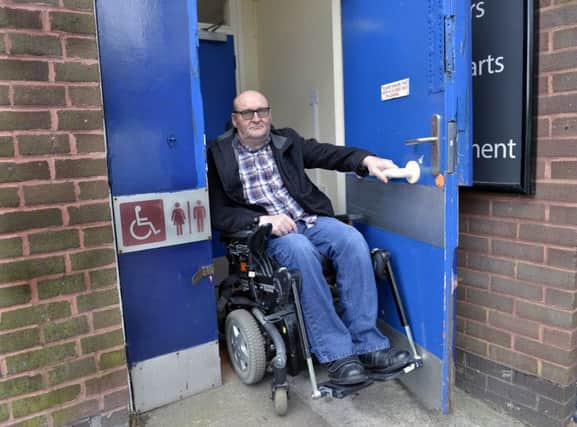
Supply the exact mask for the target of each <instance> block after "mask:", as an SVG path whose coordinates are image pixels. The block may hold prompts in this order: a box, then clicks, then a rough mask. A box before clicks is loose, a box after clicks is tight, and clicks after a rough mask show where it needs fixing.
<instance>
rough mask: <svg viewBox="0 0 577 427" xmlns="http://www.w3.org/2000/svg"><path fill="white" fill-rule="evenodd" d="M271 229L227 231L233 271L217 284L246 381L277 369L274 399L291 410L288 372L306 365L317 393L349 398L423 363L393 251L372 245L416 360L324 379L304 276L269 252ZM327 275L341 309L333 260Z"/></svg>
mask: <svg viewBox="0 0 577 427" xmlns="http://www.w3.org/2000/svg"><path fill="white" fill-rule="evenodd" d="M339 219H340V220H343V221H345V222H348V223H351V217H349V216H346V215H342V216H340V217H339ZM271 228H272V227H271V225H270V224H269V225H265V226H261V227H256V228H254V229H252V230H243V231H240V232H236V233H228V234H227V233H223V234H221V240H222V241H223V242H224V244H225V245H226V254H227V258H228V263H229V275H228V277H227V278H225V279H224V280H223V281H222V282H221V283H220V284H219V285H218V290H217V292H218V295H217V301H218V302H217V313H218V321H219V331H220V333H221V337H223V339H224V340H225V341H226V346H227V349H228V354H229V358H230V360H231V363H232V366H233V369H234V371H235V372H236V374H237V375H238V376H239V378H240V380H241V381H242V382H243V383H245V384H255V383H257V382H259V381H260V380H261V379H262V378H263V377H264V375H265V373H267V371H268V372H272V400H273V402H274V408H275V412H276V413H277V414H278V415H284V414H286V412H287V408H288V382H287V373H288V374H289V375H291V376H295V375H297V374H298V373H299V372H301V371H302V370H303V369H304V368H305V367H306V368H307V369H308V374H309V378H310V382H311V387H312V397H313V399H318V398H321V397H324V396H332V397H335V398H343V397H345V396H348V395H350V394H352V393H355V392H357V391H359V390H361V389H363V388H365V387H367V386H369V385H371V384H373V383H374V382H375V381H385V380H390V379H395V378H398V377H399V376H401V375H403V374H406V373H409V372H411V371H413V370H414V369H416V368H419V367H421V366H422V359H421V357H420V356H419V354H418V352H417V350H416V347H415V344H414V341H413V337H412V334H411V329H410V326H409V324H408V322H407V317H406V314H405V311H404V308H403V304H402V302H401V298H400V294H399V291H398V288H397V284H396V282H395V278H394V275H393V271H392V268H391V262H390V254H389V253H388V252H386V251H384V250H381V249H373V250H372V251H371V257H372V261H373V268H374V270H375V274H376V276H377V278H379V279H382V280H387V281H388V283H389V284H390V286H391V289H392V293H393V296H394V299H395V304H396V308H397V313H398V315H399V319H400V321H401V324H402V326H403V327H404V329H405V332H406V334H407V338H408V341H409V345H410V347H411V358H410V359H409V361H408V362H407V363H406V364H404V365H403V366H400V367H397V369H396V370H395V371H392V372H386V373H378V374H375V373H372V374H369V379H368V380H367V381H365V382H363V383H361V384H355V385H349V386H344V385H338V384H334V383H331V382H330V381H326V382H323V383H320V384H318V383H317V380H316V375H315V370H314V366H313V361H312V356H311V352H310V349H309V343H308V339H307V333H306V329H305V326H304V320H303V313H302V307H301V304H300V298H299V289H300V286H301V276H300V274H299V272H298V271H297V270H289V269H287V268H285V267H282V266H279V265H278V264H277V263H276V262H275V261H274V260H273V259H271V258H270V257H269V256H267V254H266V245H267V241H268V239H269V237H270V234H271ZM323 273H324V274H325V277H326V278H327V282H328V283H329V285H330V287H331V292H332V295H333V301H334V304H335V309H336V311H337V313H339V310H340V309H339V297H338V291H337V287H336V284H335V273H334V270H333V269H332V266H331V265H330V261H328V260H325V262H323Z"/></svg>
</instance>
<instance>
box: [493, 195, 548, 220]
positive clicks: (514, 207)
mask: <svg viewBox="0 0 577 427" xmlns="http://www.w3.org/2000/svg"><path fill="white" fill-rule="evenodd" d="M492 207H493V215H494V216H501V217H509V218H524V219H533V220H537V221H539V220H544V219H545V205H542V204H535V203H523V202H520V201H500V200H494V201H493V202H492Z"/></svg>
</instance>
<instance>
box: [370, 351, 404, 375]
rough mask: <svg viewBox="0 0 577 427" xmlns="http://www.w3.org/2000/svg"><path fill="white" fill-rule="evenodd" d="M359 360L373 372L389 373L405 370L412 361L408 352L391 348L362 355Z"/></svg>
mask: <svg viewBox="0 0 577 427" xmlns="http://www.w3.org/2000/svg"><path fill="white" fill-rule="evenodd" d="M359 359H360V361H361V362H362V363H363V365H364V366H365V368H367V369H369V370H371V371H374V372H379V373H389V372H394V371H397V370H399V369H401V368H404V367H405V366H406V365H407V364H408V363H409V361H410V360H411V356H410V354H409V352H408V351H405V350H398V349H396V348H394V347H391V348H387V349H386V350H377V351H373V352H371V353H365V354H361V355H360V356H359Z"/></svg>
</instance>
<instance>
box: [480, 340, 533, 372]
mask: <svg viewBox="0 0 577 427" xmlns="http://www.w3.org/2000/svg"><path fill="white" fill-rule="evenodd" d="M489 357H490V358H491V359H492V360H495V361H497V362H500V363H504V364H505V365H507V366H511V367H512V368H515V369H518V370H520V371H522V372H527V373H530V374H533V375H537V369H538V362H537V359H535V358H533V357H529V356H526V355H524V354H521V353H519V352H516V351H510V350H507V349H505V348H502V347H498V346H495V345H490V346H489Z"/></svg>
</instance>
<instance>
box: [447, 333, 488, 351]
mask: <svg viewBox="0 0 577 427" xmlns="http://www.w3.org/2000/svg"><path fill="white" fill-rule="evenodd" d="M455 345H456V346H457V348H460V349H461V350H464V351H466V352H471V353H475V354H479V355H481V356H486V355H487V348H488V347H487V343H485V342H484V341H481V340H478V339H476V338H473V337H470V336H469V335H465V334H460V333H457V338H456V340H455Z"/></svg>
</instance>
